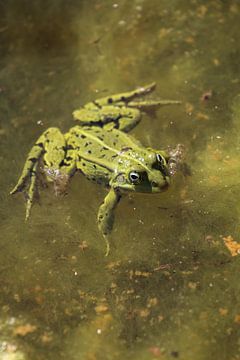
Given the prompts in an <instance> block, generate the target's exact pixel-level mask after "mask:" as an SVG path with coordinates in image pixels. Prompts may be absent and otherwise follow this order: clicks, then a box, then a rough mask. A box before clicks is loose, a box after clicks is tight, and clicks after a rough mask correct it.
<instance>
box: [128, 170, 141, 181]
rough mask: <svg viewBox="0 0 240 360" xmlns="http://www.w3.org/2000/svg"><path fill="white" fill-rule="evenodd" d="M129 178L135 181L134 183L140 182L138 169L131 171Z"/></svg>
mask: <svg viewBox="0 0 240 360" xmlns="http://www.w3.org/2000/svg"><path fill="white" fill-rule="evenodd" d="M129 180H130V181H131V182H132V183H133V184H138V183H139V181H140V174H139V173H137V172H136V171H131V172H130V173H129Z"/></svg>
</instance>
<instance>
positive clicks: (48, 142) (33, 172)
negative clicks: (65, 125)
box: [10, 128, 66, 219]
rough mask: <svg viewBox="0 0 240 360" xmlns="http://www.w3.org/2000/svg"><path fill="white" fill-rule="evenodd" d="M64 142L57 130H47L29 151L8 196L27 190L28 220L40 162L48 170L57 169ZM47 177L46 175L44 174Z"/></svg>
mask: <svg viewBox="0 0 240 360" xmlns="http://www.w3.org/2000/svg"><path fill="white" fill-rule="evenodd" d="M65 145H66V141H65V138H64V135H63V134H62V133H61V132H60V130H59V129H57V128H49V129H47V130H46V131H45V132H44V133H43V134H42V135H41V136H40V137H39V138H38V140H37V141H36V143H35V144H34V145H33V147H32V149H31V150H30V152H29V154H28V156H27V160H26V162H25V165H24V167H23V171H22V174H21V176H20V178H19V180H18V182H17V184H16V186H15V187H14V188H13V190H12V191H11V193H10V194H15V193H17V192H21V191H23V190H25V189H27V191H26V193H27V204H26V219H28V217H29V214H30V210H31V207H32V203H33V200H34V194H35V191H36V186H37V184H36V183H37V173H38V167H39V163H40V160H41V159H42V158H43V159H44V165H45V167H46V166H47V167H48V168H49V169H59V167H60V164H61V162H62V161H63V160H64V157H65ZM46 175H48V174H46Z"/></svg>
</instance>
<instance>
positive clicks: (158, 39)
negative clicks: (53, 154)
mask: <svg viewBox="0 0 240 360" xmlns="http://www.w3.org/2000/svg"><path fill="white" fill-rule="evenodd" d="M0 9H1V10H0V11H1V14H2V15H1V20H0V54H1V57H0V63H1V68H0V140H1V142H0V159H1V187H0V197H1V203H0V214H1V217H0V222H1V234H0V247H1V252H0V259H1V262H0V263H1V265H0V282H1V291H0V309H1V319H0V329H1V334H0V341H1V343H0V354H1V358H2V359H8V360H9V359H10V360H12V359H20V360H22V359H27V360H29V359H30V360H42V359H44V360H45V359H49V360H53V359H54V360H55V359H69V360H77V359H81V360H82V359H83V360H95V359H96V360H110V359H123V358H124V359H131V360H134V359H138V360H139V359H140V360H151V359H158V358H159V359H163V360H170V359H174V358H179V359H184V360H191V359H195V360H215V359H221V360H228V359H229V360H230V359H231V360H237V359H239V358H240V340H239V339H240V305H239V300H238V299H239V296H240V286H239V268H240V260H239V256H237V252H236V253H234V252H232V253H231V252H230V251H229V250H228V249H227V247H226V244H225V243H226V242H227V243H228V244H229V243H230V244H232V245H234V243H233V241H238V242H239V243H240V237H239V213H240V207H239V200H240V197H239V175H240V171H239V169H240V167H239V165H240V164H239V150H240V146H239V130H240V123H239V118H240V95H239V94H240V91H239V83H240V62H239V54H240V45H239V21H240V5H239V2H238V1H233V0H232V1H217V0H214V1H213V0H212V1H200V0H191V1H186V0H178V1H177V0H171V1H169V0H168V1H166V0H160V1H157V0H148V1H144V0H133V1H131V2H130V1H126V0H121V1H118V2H115V3H114V2H113V1H109V0H107V1H106V0H105V1H103V0H91V1H87V0H86V1H85V0H82V1H77V0H70V1H63V0H58V1H57V0H54V1H51V2H50V1H46V2H44V4H43V2H41V1H39V0H33V1H31V2H29V1H27V0H23V1H21V2H17V1H13V0H9V1H8V2H6V3H5V2H1V3H0ZM152 81H156V83H157V89H156V91H155V93H154V94H153V95H152V97H153V98H155V99H157V98H163V99H169V98H170V99H177V100H181V101H182V105H180V106H171V107H165V108H162V109H160V110H159V111H157V112H156V114H153V116H146V115H145V116H143V119H142V122H141V123H140V125H139V126H138V127H137V128H136V129H134V130H133V131H132V133H133V135H134V136H136V137H137V138H138V139H139V140H141V142H142V143H144V144H145V145H146V146H152V147H155V148H160V149H162V148H163V149H164V148H166V147H167V146H169V145H170V146H175V145H176V144H178V143H182V144H184V145H185V147H186V148H187V162H188V164H189V166H190V167H191V170H192V171H191V172H192V174H191V176H187V177H186V176H183V174H181V173H179V174H177V176H175V178H174V179H173V183H172V186H171V188H170V189H169V191H168V192H166V193H164V194H159V195H153V196H149V195H142V194H130V195H128V196H126V197H125V198H124V199H123V200H122V201H121V203H120V204H119V207H118V209H117V211H116V222H115V227H114V231H113V234H112V238H111V243H112V250H111V254H110V256H109V257H108V258H105V257H104V251H105V248H104V242H103V241H102V239H101V237H100V235H99V233H98V230H97V226H96V215H97V210H98V207H99V204H100V203H101V201H102V199H103V198H104V196H105V194H106V189H104V188H102V187H101V186H96V184H93V183H90V182H88V181H87V180H86V179H85V178H83V177H82V176H81V175H79V174H77V175H76V176H75V177H74V178H73V180H72V182H71V184H70V187H69V191H68V195H67V196H65V197H63V198H62V197H60V198H56V197H55V196H54V193H53V190H52V189H51V187H49V188H48V189H46V190H44V191H42V192H41V198H40V202H39V204H36V205H35V206H34V208H33V211H32V215H31V218H30V220H29V222H28V223H25V222H24V216H25V207H24V198H23V196H21V194H20V195H17V196H15V197H14V198H13V197H10V196H9V191H10V190H11V188H12V187H13V186H14V185H15V183H16V180H17V178H18V176H19V174H20V172H21V169H22V166H23V164H24V161H25V158H26V155H27V153H28V151H29V149H30V147H31V146H32V145H33V143H34V141H35V140H36V139H37V138H38V136H39V135H40V134H41V133H42V132H43V131H44V130H45V129H46V128H48V127H50V126H57V127H59V128H60V129H61V130H62V131H67V130H68V129H69V127H71V126H73V121H72V117H71V113H72V111H73V110H74V109H76V108H77V107H79V106H80V105H83V104H84V103H86V102H87V101H90V100H92V99H94V98H97V97H101V96H105V95H107V94H112V93H116V92H119V91H125V90H131V89H134V88H136V87H138V86H142V85H145V84H148V83H150V82H152ZM224 238H225V240H224ZM235 245H236V244H235ZM235 254H236V256H232V255H235Z"/></svg>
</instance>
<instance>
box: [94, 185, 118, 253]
mask: <svg viewBox="0 0 240 360" xmlns="http://www.w3.org/2000/svg"><path fill="white" fill-rule="evenodd" d="M120 198H121V195H120V193H119V191H118V190H116V189H114V188H111V189H110V191H109V193H108V194H107V196H106V197H105V199H104V201H103V203H102V205H101V206H100V208H99V211H98V217H97V220H98V228H99V230H100V231H101V233H102V235H103V237H104V239H105V241H106V256H108V254H109V251H110V246H109V241H108V235H109V234H110V232H111V230H112V227H113V223H114V209H115V208H116V206H117V204H118V202H119V200H120Z"/></svg>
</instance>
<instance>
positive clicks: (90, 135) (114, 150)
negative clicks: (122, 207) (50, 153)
mask: <svg viewBox="0 0 240 360" xmlns="http://www.w3.org/2000/svg"><path fill="white" fill-rule="evenodd" d="M79 131H80V132H81V134H83V135H85V136H86V137H88V138H90V139H92V140H94V141H96V142H98V143H99V144H100V145H101V146H102V147H105V148H106V149H108V150H111V151H112V152H114V153H116V154H118V155H119V150H116V149H114V148H112V147H111V146H108V145H107V144H105V143H104V142H103V141H102V140H100V139H99V138H98V137H97V136H94V135H92V134H90V133H89V132H87V131H84V130H83V129H81V128H79ZM121 136H126V140H127V141H128V143H129V140H130V139H129V135H125V134H124V133H122V132H121ZM130 144H132V145H133V146H134V147H138V146H137V145H136V143H134V142H133V141H130ZM139 148H140V147H139ZM121 156H122V157H124V158H125V159H128V160H130V161H134V162H136V164H138V165H139V164H141V166H142V167H143V168H144V169H145V170H146V171H147V172H149V171H150V170H149V168H148V167H147V166H146V165H145V164H144V163H142V162H141V161H140V160H139V159H134V158H132V157H131V156H129V155H127V154H124V153H123V154H121ZM84 157H85V159H86V160H88V159H89V161H91V162H94V161H95V159H96V158H93V157H90V156H89V157H88V156H86V155H84ZM90 159H92V160H90ZM96 163H97V164H99V165H101V166H103V167H106V166H105V162H104V163H101V162H100V161H99V159H96ZM109 164H110V163H109ZM106 168H108V167H106ZM110 168H111V167H110ZM111 169H112V168H111ZM111 171H113V169H112V170H111Z"/></svg>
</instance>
